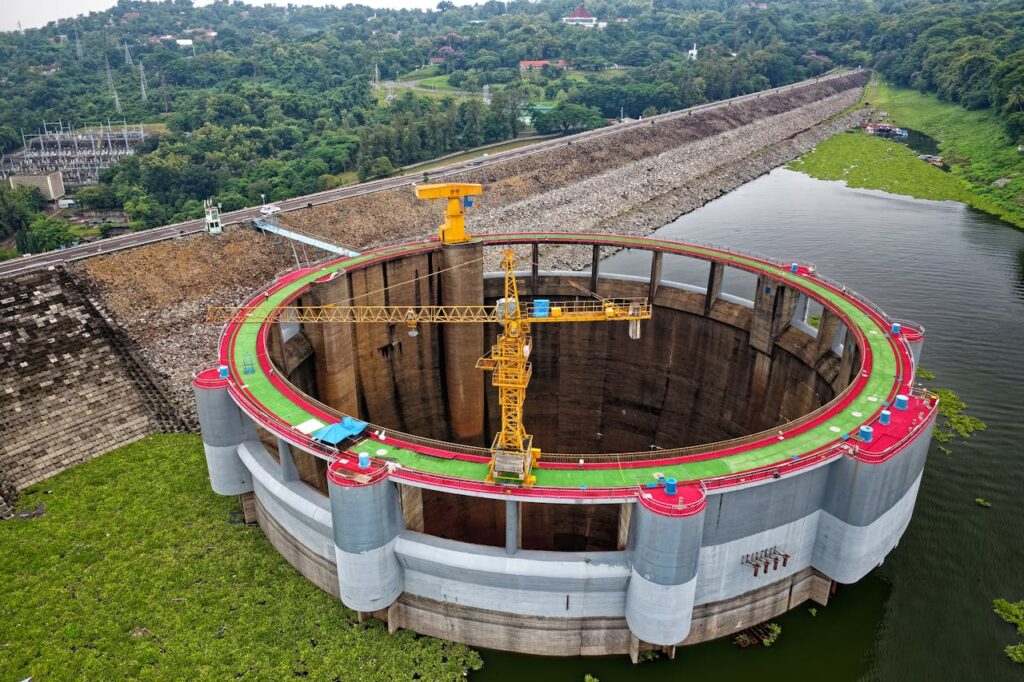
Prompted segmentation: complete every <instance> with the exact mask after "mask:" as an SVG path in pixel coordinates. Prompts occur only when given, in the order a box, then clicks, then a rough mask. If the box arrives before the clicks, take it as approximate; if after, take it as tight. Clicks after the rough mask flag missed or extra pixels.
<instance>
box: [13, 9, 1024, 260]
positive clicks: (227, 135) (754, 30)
mask: <svg viewBox="0 0 1024 682" xmlns="http://www.w3.org/2000/svg"><path fill="white" fill-rule="evenodd" d="M575 5H576V0H541V1H540V2H527V1H526V0H513V1H512V2H496V1H494V0H491V1H489V2H486V3H483V4H479V5H476V6H467V7H455V6H452V5H451V3H447V2H441V3H440V4H439V5H438V8H437V10H435V11H420V10H414V11H410V10H373V9H370V8H367V7H361V6H357V5H348V6H346V7H343V8H334V7H331V8H310V7H298V6H294V5H293V6H290V7H288V8H282V7H273V6H268V7H255V6H249V5H245V4H242V3H228V2H215V3H214V4H212V5H208V6H205V7H193V6H192V4H191V2H190V0H169V1H167V2H158V3H157V2H154V3H149V2H132V1H130V0H121V1H120V2H119V4H118V5H117V6H116V7H115V8H113V9H111V10H109V11H106V12H99V13H95V12H94V13H91V14H89V15H88V16H82V17H78V18H77V19H70V20H64V21H61V22H56V23H51V24H50V25H48V26H46V27H44V28H42V29H38V30H35V29H33V30H28V31H25V32H24V33H16V32H8V33H3V34H0V66H2V68H0V74H2V75H0V84H2V85H3V88H4V92H5V97H4V98H2V99H0V148H2V150H3V151H11V150H13V149H15V148H17V147H18V146H19V145H20V140H21V138H20V130H22V129H24V130H26V131H27V132H31V131H34V130H36V129H37V128H39V127H40V125H41V123H42V121H44V120H46V121H56V120H64V121H72V122H73V123H74V124H75V125H76V126H81V125H84V124H86V123H88V122H90V121H99V120H106V119H108V118H116V119H120V118H121V117H122V116H123V117H124V118H126V119H127V120H128V122H129V123H137V122H146V123H149V124H153V125H152V126H151V130H152V131H153V133H152V134H151V135H150V137H149V139H148V141H147V142H146V143H144V145H143V146H142V147H141V148H140V149H139V153H137V154H136V155H135V156H133V157H131V158H129V159H127V160H125V161H122V162H121V163H120V164H119V165H118V166H116V167H114V168H111V169H109V170H107V171H106V172H105V173H104V174H103V175H102V178H101V180H102V182H101V184H100V185H99V186H97V187H93V188H88V189H85V190H81V191H79V192H78V193H77V195H76V197H77V198H78V199H79V201H80V203H82V204H83V205H85V206H86V207H94V208H101V209H102V208H122V207H123V209H124V210H125V211H126V212H127V213H128V216H129V218H130V219H131V221H132V224H133V226H135V227H136V228H138V229H142V228H146V227H151V226H154V225H159V224H164V223H168V222H172V221H175V220H180V219H186V218H191V217H196V216H198V215H201V208H202V205H201V201H202V200H203V199H204V198H207V197H214V198H215V199H216V200H217V201H219V202H221V203H222V204H223V208H224V210H232V209H236V208H240V207H243V206H247V205H252V204H255V203H257V202H259V201H260V197H261V195H265V196H266V198H267V200H278V199H282V198H285V197H289V196H295V195H300V194H305V193H309V192H314V191H318V190H322V189H328V188H330V187H333V186H337V185H339V184H343V183H346V182H354V181H356V180H357V179H358V180H362V179H366V178H370V177H376V176H381V175H386V174H389V173H391V172H393V171H394V169H396V168H398V167H401V166H404V165H407V164H411V163H415V162H417V161H422V160H426V159H431V158H436V157H438V156H441V155H444V154H446V153H450V152H454V151H458V150H462V149H468V148H472V147H475V146H479V145H481V144H486V143H490V142H498V141H502V140H506V139H511V138H514V137H516V136H518V135H521V134H523V133H524V128H525V126H526V123H525V121H527V120H530V119H531V117H530V116H529V112H530V107H531V106H534V107H536V109H535V110H534V115H533V116H532V124H533V125H532V127H533V128H534V129H535V130H536V131H537V132H541V133H568V132H572V131H576V130H581V129H586V128H590V127H594V126H598V125H605V124H606V123H607V119H611V118H615V117H618V116H620V115H624V116H627V117H637V116H641V115H650V114H653V113H658V112H664V111H670V110H673V109H678V108H682V107H686V106H691V105H694V104H699V103H702V102H706V101H712V100H717V99H722V98H727V97H732V96H735V95H739V94H744V93H749V92H754V91H758V90H761V89H765V88H768V87H772V86H778V85H784V84H787V83H790V82H794V81H796V80H800V79H803V78H807V77H812V76H815V75H818V74H821V73H823V72H825V71H827V70H829V69H831V68H833V67H835V66H837V65H847V66H857V65H864V66H875V67H876V68H878V69H879V70H880V71H881V72H883V73H884V74H885V75H886V76H887V77H888V78H889V80H890V81H891V82H896V83H900V84H904V85H909V86H913V87H917V88H920V89H922V90H931V91H935V92H937V93H938V94H939V95H940V97H943V98H946V99H949V100H951V101H954V102H958V103H961V104H963V105H964V106H967V107H973V108H979V107H992V108H993V109H995V110H996V111H998V112H999V114H1000V115H1001V116H1002V117H1003V120H1004V121H1005V122H1006V125H1007V128H1008V131H1009V132H1010V133H1011V134H1012V135H1014V136H1019V135H1021V134H1022V133H1024V11H1022V10H1021V9H1019V7H1018V3H1015V2H1012V1H1010V0H999V1H985V0H982V1H974V2H963V1H960V2H951V1H947V0H881V1H879V2H868V1H867V0H852V1H848V2H840V1H838V0H769V2H767V3H766V5H767V6H766V8H764V9H762V8H761V7H759V6H758V4H756V3H750V2H747V1H746V0H742V1H741V0H655V1H654V2H638V1H635V0H594V1H593V2H588V3H587V4H586V8H587V10H588V11H589V12H590V13H591V14H592V15H594V16H595V17H597V19H598V20H599V21H601V22H603V23H604V24H605V25H604V26H603V27H601V28H590V29H588V28H582V27H577V26H570V25H567V24H565V23H562V22H561V21H560V18H561V17H562V16H565V15H567V14H569V13H570V12H571V11H572V10H573V8H574V7H575ZM214 34H215V35H214ZM176 40H189V41H192V43H191V44H186V45H178V44H177V42H176ZM694 44H696V45H697V48H698V57H697V59H695V60H693V59H689V58H688V55H687V51H688V50H689V49H690V48H691V46H692V45H694ZM126 46H127V53H128V54H126ZM129 56H130V58H131V59H130V61H131V63H129V59H128V57H129ZM521 60H551V61H552V62H555V61H557V60H564V62H565V64H566V66H567V68H557V67H556V66H544V67H543V68H541V69H539V70H532V71H528V72H526V71H521V70H520V66H519V62H520V61H521ZM108 64H109V73H110V77H109V80H108V75H107V73H108V71H107V65H108ZM375 71H376V72H378V73H379V79H380V81H381V82H384V83H387V82H388V81H393V82H394V84H393V85H392V86H391V88H390V90H389V89H388V88H387V87H386V86H384V87H381V88H375V87H374V74H375ZM143 80H145V85H146V88H145V97H144V96H143V89H142V83H143ZM484 86H487V88H488V95H489V97H488V99H489V103H486V104H485V100H484V98H483V97H482V89H483V88H484ZM389 91H390V93H391V94H392V97H391V98H390V99H388V98H387V97H386V95H387V94H388V92H389ZM115 92H116V99H117V102H118V103H119V105H120V108H121V110H122V113H121V114H118V112H117V107H116V105H115ZM527 132H529V131H527ZM4 201H6V200H4ZM15 203H17V202H15ZM33 222H34V220H28V221H27V222H26V220H24V219H21V220H7V219H3V218H2V216H0V238H2V237H3V236H4V235H5V234H6V235H9V234H11V233H13V232H15V231H24V230H28V231H29V232H31V231H33V230H34V229H35V228H33V227H32V223H33ZM39 229H40V230H41V234H40V236H39V237H38V238H37V239H36V241H37V242H38V243H39V245H43V244H44V242H45V244H46V245H49V244H51V243H52V242H53V241H54V239H56V241H58V242H60V243H63V242H64V240H65V235H63V234H62V233H61V232H60V231H59V230H56V228H54V226H52V225H50V226H48V227H46V228H45V229H44V227H43V226H42V224H40V228H39ZM69 234H70V233H69ZM29 237H31V235H28V236H23V237H22V239H21V240H20V241H21V245H22V246H23V247H24V248H29V246H30V244H29V241H30V239H29Z"/></svg>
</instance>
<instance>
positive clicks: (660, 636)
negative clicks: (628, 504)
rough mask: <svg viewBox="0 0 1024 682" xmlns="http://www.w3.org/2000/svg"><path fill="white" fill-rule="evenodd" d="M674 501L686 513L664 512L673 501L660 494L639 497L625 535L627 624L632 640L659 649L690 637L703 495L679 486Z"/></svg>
mask: <svg viewBox="0 0 1024 682" xmlns="http://www.w3.org/2000/svg"><path fill="white" fill-rule="evenodd" d="M648 496H650V497H648ZM655 497H658V498H666V499H664V500H661V504H659V503H658V502H656V501H654V498H655ZM676 499H679V500H681V501H682V502H683V503H684V504H686V505H687V506H686V508H684V509H677V508H675V507H670V506H668V505H669V504H671V502H673V501H675V500H673V499H671V498H668V496H667V495H665V494H664V492H663V491H661V490H659V491H657V492H653V493H646V494H645V495H643V496H641V497H640V498H639V501H638V504H637V505H636V509H635V510H634V512H633V519H632V527H631V528H630V531H629V538H630V540H629V552H630V557H631V568H630V576H629V586H628V587H627V590H626V623H627V624H628V625H629V630H630V632H632V633H633V636H634V637H636V638H637V639H639V640H641V641H643V642H648V643H650V644H657V645H662V646H671V645H674V644H677V643H678V642H681V641H683V640H684V639H686V636H687V635H688V634H689V633H690V623H691V622H692V619H693V605H694V597H695V594H696V590H697V566H698V563H699V559H700V547H701V538H702V536H703V533H704V509H705V504H706V503H705V499H704V495H703V492H702V491H701V490H700V489H699V488H697V487H695V486H684V488H683V489H682V490H680V491H679V497H678V498H676ZM661 507H664V508H661Z"/></svg>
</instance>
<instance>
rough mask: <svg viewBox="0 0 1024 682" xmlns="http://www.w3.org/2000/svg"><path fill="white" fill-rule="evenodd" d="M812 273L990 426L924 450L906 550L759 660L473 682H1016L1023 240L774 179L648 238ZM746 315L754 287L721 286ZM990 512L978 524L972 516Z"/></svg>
mask: <svg viewBox="0 0 1024 682" xmlns="http://www.w3.org/2000/svg"><path fill="white" fill-rule="evenodd" d="M657 236H659V237H661V238H665V239H679V240H682V241H686V240H692V241H702V242H710V243H715V244H721V245H723V246H732V247H736V248H740V249H746V250H751V251H757V252H761V253H765V254H769V255H772V256H775V257H778V258H782V259H786V260H789V259H792V260H807V261H812V262H814V263H815V264H816V265H817V266H818V269H819V270H820V271H821V272H822V273H824V274H826V275H828V276H830V277H833V278H835V279H837V280H839V281H841V282H843V283H845V284H847V285H848V286H850V287H851V288H853V289H854V290H856V291H858V292H860V293H861V294H864V295H865V296H867V297H868V298H870V299H872V300H873V301H875V302H876V303H878V304H879V305H881V306H882V308H883V309H885V310H886V311H888V312H889V313H890V314H891V315H893V316H894V317H902V318H907V319H911V320H914V321H917V322H920V323H921V324H923V325H924V326H925V327H926V329H927V332H926V336H925V344H924V353H923V357H922V365H923V366H924V367H926V368H928V369H929V370H931V371H933V372H935V373H936V374H937V375H938V377H937V379H936V380H935V381H933V382H932V383H933V384H934V385H939V386H944V387H948V388H952V389H953V390H955V391H957V392H958V393H959V394H960V396H961V397H962V398H963V399H964V401H965V402H966V403H967V405H968V411H969V412H970V413H972V414H974V415H975V416H977V417H979V418H980V419H982V420H983V421H985V422H986V423H987V424H988V430H987V431H985V432H982V433H979V434H976V435H975V436H973V437H972V438H971V440H970V441H969V442H967V443H964V444H956V445H953V446H952V450H953V452H952V454H951V455H944V454H942V453H941V452H939V451H938V449H937V447H936V446H935V445H933V447H932V452H931V454H930V455H929V459H928V463H927V465H926V467H925V474H924V480H923V482H922V485H921V490H920V493H919V495H918V498H917V506H916V508H915V511H914V516H913V519H912V520H911V523H910V527H909V528H908V529H907V532H906V534H905V535H904V536H903V539H902V540H901V542H900V544H899V547H897V548H896V549H895V550H894V551H893V552H892V553H891V554H890V555H889V557H888V558H887V559H886V560H885V563H884V564H883V565H882V566H881V567H879V568H877V569H876V570H875V571H873V572H872V573H870V574H869V575H868V576H867V577H866V578H864V579H863V580H862V581H860V582H859V583H857V584H856V585H847V586H839V589H838V591H837V593H836V594H835V595H834V597H833V598H832V601H831V602H830V603H829V605H828V606H827V607H825V608H818V614H817V616H816V617H813V616H811V614H810V613H809V611H808V607H810V606H813V604H808V605H806V606H804V607H800V608H797V609H796V610H794V611H793V612H791V613H789V614H787V615H785V616H782V617H781V618H778V619H776V622H778V623H779V624H780V625H781V626H782V630H783V632H782V637H781V638H780V639H779V641H778V643H777V644H776V645H775V646H773V647H771V648H770V649H765V648H763V647H761V648H753V647H751V648H748V649H740V648H739V647H737V646H735V645H733V644H732V643H731V642H730V641H729V640H728V639H726V640H719V641H716V642H710V643H706V644H701V645H698V646H693V647H686V648H680V649H679V650H678V653H677V656H676V660H675V661H667V660H658V661H654V662H649V663H644V664H642V665H639V666H633V665H632V664H630V662H629V659H628V657H626V656H614V657H602V658H541V657H530V656H521V655H513V654H505V653H500V652H488V651H485V652H483V653H484V660H485V668H484V669H483V670H481V671H479V672H477V673H474V674H473V675H472V676H471V682H499V681H500V682H512V681H515V682H548V681H549V680H551V681H559V682H561V681H563V680H564V681H577V682H579V681H582V680H583V676H584V675H585V674H587V673H589V674H591V675H594V676H595V677H597V678H598V679H600V681H601V682H624V681H626V680H628V681H630V682H663V681H664V682H667V681H669V680H673V681H677V680H678V681H683V680H737V679H742V680H756V681H759V682H771V681H775V680H780V681H786V682H793V681H795V680H831V681H837V682H838V681H841V680H928V681H930V682H938V681H940V680H1024V666H1019V665H1014V664H1013V663H1011V662H1010V661H1009V659H1007V658H1006V656H1005V655H1004V654H1003V647H1005V646H1006V645H1007V644H1010V643H1013V642H1015V641H1017V635H1016V633H1015V632H1014V629H1013V628H1012V627H1011V626H1009V625H1007V624H1006V623H1004V622H1003V621H1001V620H1000V619H999V618H998V617H997V616H996V615H995V614H993V613H992V610H991V603H992V599H993V598H995V597H1005V598H1008V599H1012V600H1019V599H1024V473H1022V468H1024V445H1022V444H1024V232H1021V231H1019V230H1015V229H1014V228H1012V227H1010V226H1009V225H1007V224H1005V223H1002V222H1000V221H998V220H996V219H994V218H991V217H989V216H987V215H985V214H982V213H979V212H977V211H974V210H972V209H970V208H967V207H965V206H963V205H962V204H957V203H952V202H933V201H920V200H915V199H909V198H905V197H898V196H893V195H889V194H884V193H881V192H875V191H870V190H851V189H847V188H845V187H843V186H842V185H841V184H839V183H832V182H822V181H818V180H813V179H811V178H808V177H807V176H805V175H802V174H799V173H795V172H792V171H788V170H785V169H778V170H776V171H774V172H772V173H770V174H769V175H767V176H764V177H762V178H760V179H758V180H755V181H754V182H751V183H749V184H747V185H744V186H743V187H741V188H739V189H738V190H736V191H734V192H732V193H730V194H728V195H727V196H725V197H722V198H721V199H719V200H717V201H715V202H712V203H711V204H708V205H707V206H705V207H703V208H701V209H699V210H698V211H695V212H694V213H691V214H689V215H687V216H684V217H683V218H681V219H679V220H677V221H675V222H674V223H672V224H670V225H667V226H665V227H664V228H662V229H661V230H659V231H658V232H657ZM649 259H650V256H649V255H648V254H644V253H640V252H628V251H627V252H621V253H619V254H616V255H614V256H612V257H610V258H608V259H607V260H606V261H605V262H604V263H603V264H602V270H603V271H605V272H620V273H627V274H636V275H644V276H646V275H647V274H649V272H650V260H649ZM706 273H707V266H706V265H695V264H692V263H690V262H688V261H685V260H683V259H678V260H677V259H674V258H666V260H665V264H664V270H663V277H664V279H667V280H674V281H681V282H687V283H693V284H699V285H701V286H703V285H704V284H705V279H706V276H707V274H706ZM725 289H726V291H727V292H728V293H732V294H736V295H741V296H744V297H746V298H750V295H751V293H752V289H753V281H752V280H748V279H746V278H743V277H732V278H728V279H727V280H726V283H725ZM976 497H984V498H985V499H987V500H989V501H990V502H992V508H991V509H982V508H981V507H978V506H977V505H976V504H975V503H974V498H976Z"/></svg>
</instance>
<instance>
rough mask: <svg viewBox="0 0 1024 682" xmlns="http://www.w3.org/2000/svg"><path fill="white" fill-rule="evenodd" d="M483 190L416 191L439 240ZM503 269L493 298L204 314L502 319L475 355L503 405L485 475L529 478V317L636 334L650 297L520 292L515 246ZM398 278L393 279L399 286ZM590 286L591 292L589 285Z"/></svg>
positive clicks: (462, 235) (455, 239)
mask: <svg viewBox="0 0 1024 682" xmlns="http://www.w3.org/2000/svg"><path fill="white" fill-rule="evenodd" d="M482 193H483V187H482V186H481V185H477V184H459V183H443V184H434V185H420V186H418V187H416V196H417V197H418V198H420V199H445V200H447V201H448V206H447V210H446V211H445V220H444V224H443V225H441V227H440V229H439V230H438V237H439V238H440V240H441V242H442V243H443V244H460V243H464V242H467V241H469V240H470V239H471V237H470V236H469V235H468V234H467V233H466V227H465V212H464V211H465V209H464V207H465V197H469V196H476V195H480V194H482ZM501 266H502V269H503V270H504V272H505V292H504V293H505V295H504V297H503V298H500V299H499V300H498V301H497V303H496V304H495V305H492V306H487V305H450V306H347V305H327V306H279V307H260V306H251V307H247V306H242V307H213V308H210V309H209V312H208V314H207V322H210V323H214V324H223V323H226V322H229V321H232V320H236V319H238V316H239V315H243V321H244V322H247V323H248V322H253V323H263V322H290V323H296V322H298V323H327V322H350V323H374V322H376V323H382V322H383V323H392V324H397V323H404V324H406V325H407V326H408V327H409V330H410V334H411V335H415V334H416V325H418V324H420V323H442V324H455V323H482V322H495V323H498V324H500V325H501V327H502V330H501V333H499V334H498V338H497V341H496V342H495V344H494V345H493V346H492V347H491V350H490V351H489V352H488V353H487V354H486V355H485V356H484V357H482V358H480V359H479V360H478V361H477V363H476V367H477V368H479V369H482V370H485V371H488V372H491V383H492V385H494V387H495V388H497V389H498V403H499V404H500V405H501V429H500V430H499V431H498V432H497V433H496V434H495V436H494V441H493V442H492V444H491V462H490V467H489V473H488V475H487V481H488V482H489V483H494V482H498V481H504V482H518V483H521V484H522V485H525V486H530V485H533V483H534V482H535V480H536V477H535V476H534V475H533V473H532V470H533V467H534V465H536V463H537V460H538V459H539V458H540V450H539V449H538V448H535V447H533V436H531V435H530V434H528V433H527V432H526V428H525V427H524V426H523V402H524V400H525V399H526V387H527V386H528V385H529V383H530V377H531V375H532V373H533V367H532V365H531V363H530V362H529V358H530V351H531V349H532V345H531V338H530V325H531V324H538V323H561V322H613V321H620V320H621V321H627V322H629V335H630V338H633V339H637V338H639V337H640V321H641V320H646V319H650V317H651V305H650V303H649V302H648V300H647V299H646V298H601V297H598V296H596V295H594V296H595V298H593V299H587V300H575V301H558V302H551V301H547V300H542V299H538V300H534V301H533V302H522V301H520V300H519V288H518V286H517V284H516V275H515V270H516V259H515V253H514V252H513V251H512V249H510V248H506V249H505V252H504V256H503V257H502V261H501ZM401 284H402V283H398V284H395V285H392V286H400V285H401ZM588 293H590V292H588Z"/></svg>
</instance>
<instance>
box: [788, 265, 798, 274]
mask: <svg viewBox="0 0 1024 682" xmlns="http://www.w3.org/2000/svg"><path fill="white" fill-rule="evenodd" d="M789 271H790V272H800V265H799V264H798V263H793V264H792V265H790V266H789Z"/></svg>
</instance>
